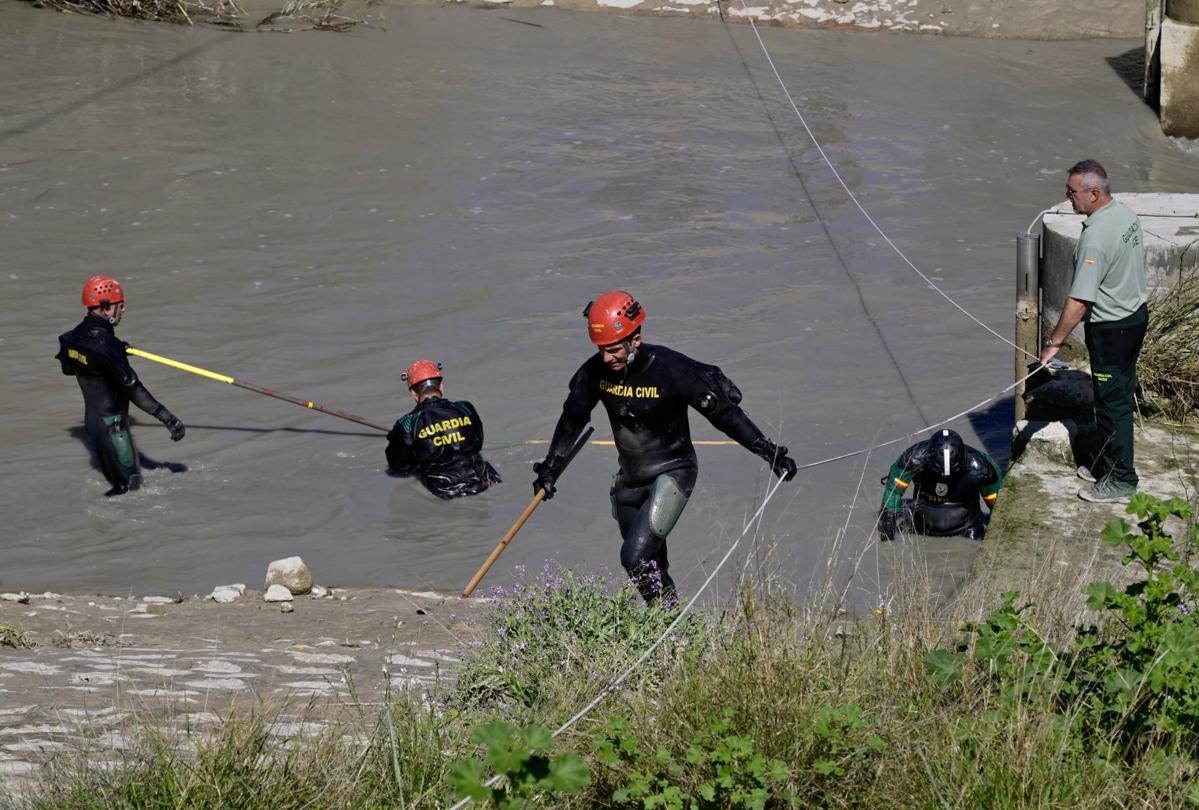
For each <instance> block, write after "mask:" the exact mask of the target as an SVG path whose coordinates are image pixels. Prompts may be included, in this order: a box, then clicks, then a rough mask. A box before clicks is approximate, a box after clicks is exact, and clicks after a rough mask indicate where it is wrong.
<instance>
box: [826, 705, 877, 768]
mask: <svg viewBox="0 0 1199 810" xmlns="http://www.w3.org/2000/svg"><path fill="white" fill-rule="evenodd" d="M812 731H813V733H814V734H815V736H816V739H817V741H818V749H819V750H818V752H817V753H818V756H817V758H816V760H815V761H814V762H813V763H812V768H813V770H815V771H816V773H817V774H819V775H821V776H844V775H845V773H846V770H847V769H848V767H849V766H850V765H851V764H852V763H853V762H855V761H857V760H861V759H865V758H866V757H868V756H869V755H870V754H872V753H877V752H879V751H882V750H883V749H884V748H886V747H887V744H886V743H885V742H883V739H882V738H881V737H879V736H878V735H876V734H866V723H865V722H864V721H863V720H862V710H861V709H860V708H859V707H858V706H856V705H854V704H852V703H850V704H846V705H844V706H822V707H821V708H819V709H817V710H816V714H815V716H814V717H813V718H812Z"/></svg>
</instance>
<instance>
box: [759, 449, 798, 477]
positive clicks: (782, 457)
mask: <svg viewBox="0 0 1199 810" xmlns="http://www.w3.org/2000/svg"><path fill="white" fill-rule="evenodd" d="M754 452H755V453H756V454H757V456H758V458H760V459H762V460H763V461H765V462H766V463H767V464H769V465H770V471H771V472H773V473H774V474H775V475H776V476H777V477H779V478H782V479H783V480H784V481H790V480H791V479H792V478H794V477H795V473H796V471H797V470H798V467H796V466H795V461H794V460H793V459H792V458H791V457H790V456H788V455H787V448H786V447H783V446H782V445H781V444H775V443H774V442H772V441H770V439H762V440H760V441H759V442H758V445H757V446H756V447H755V449H754Z"/></svg>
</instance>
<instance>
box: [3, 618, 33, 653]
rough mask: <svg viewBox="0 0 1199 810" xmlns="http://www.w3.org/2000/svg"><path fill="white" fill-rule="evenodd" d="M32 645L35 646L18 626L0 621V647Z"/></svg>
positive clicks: (20, 647) (27, 646)
mask: <svg viewBox="0 0 1199 810" xmlns="http://www.w3.org/2000/svg"><path fill="white" fill-rule="evenodd" d="M33 646H35V645H34V643H33V641H31V640H30V638H29V636H28V635H26V633H25V632H24V631H23V630H21V629H20V628H19V627H14V626H13V625H11V624H5V623H4V622H0V647H16V648H18V649H28V648H29V647H33Z"/></svg>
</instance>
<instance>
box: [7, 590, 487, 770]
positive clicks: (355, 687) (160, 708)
mask: <svg viewBox="0 0 1199 810" xmlns="http://www.w3.org/2000/svg"><path fill="white" fill-rule="evenodd" d="M14 596H16V597H19V598H21V601H12V598H13V597H14ZM174 599H179V597H174V598H172V597H170V596H151V595H147V596H146V597H133V598H120V597H111V596H81V595H70V596H69V595H59V594H29V595H25V594H9V595H7V597H6V598H4V599H0V626H8V627H9V628H15V629H17V630H18V631H20V632H21V633H23V634H24V640H25V641H27V642H28V643H29V644H30V645H33V646H28V647H25V646H17V647H13V646H7V645H4V644H2V643H0V786H7V787H8V788H9V789H16V790H19V789H20V788H21V786H22V785H28V784H30V781H29V780H32V779H34V778H36V775H37V769H38V767H39V765H40V764H41V763H44V762H46V761H47V760H48V759H49V758H50V757H53V756H54V755H55V754H57V753H59V752H63V751H68V750H88V751H91V752H93V754H92V755H93V756H98V757H100V758H102V759H105V758H106V759H117V758H119V757H120V756H121V751H122V750H123V749H124V748H125V747H126V745H127V739H126V733H127V731H128V729H129V728H130V727H136V726H137V725H138V724H139V723H140V722H142V721H144V720H145V718H148V717H153V718H161V719H162V721H163V722H166V723H170V724H173V726H174V727H175V728H176V729H177V730H179V732H180V733H183V730H184V729H189V730H191V731H192V732H197V731H198V732H200V733H203V732H204V731H205V730H206V729H209V728H211V727H212V726H213V725H214V724H216V723H218V722H219V721H220V718H221V717H222V715H223V713H225V712H226V711H227V710H228V709H229V707H230V706H232V705H234V704H236V705H238V706H239V707H242V708H247V707H249V708H264V709H269V710H272V711H277V712H280V714H279V715H278V716H279V718H280V722H279V723H277V724H276V726H275V727H274V728H273V733H274V734H275V735H276V736H278V737H279V738H280V739H287V738H289V737H294V736H296V735H309V734H319V733H322V730H323V729H325V727H326V724H327V723H329V722H332V721H333V719H334V718H335V717H337V716H338V714H339V712H338V709H339V707H353V708H354V709H355V710H357V709H359V708H362V707H365V708H366V709H367V711H368V712H371V713H373V711H374V707H377V706H378V705H380V702H381V700H382V697H383V695H384V693H385V691H386V690H387V689H388V687H389V683H388V682H389V681H390V687H391V688H393V689H398V688H401V687H404V688H415V689H417V690H427V689H429V688H431V687H432V686H434V685H435V684H437V683H438V682H439V681H441V682H444V681H445V680H447V679H452V678H453V667H454V664H455V663H456V662H457V660H458V656H459V654H460V651H461V649H462V648H463V646H464V645H466V644H468V643H470V640H471V638H472V636H473V633H474V626H475V623H476V621H477V620H478V618H479V612H480V611H481V609H482V603H480V602H479V601H478V600H462V599H459V598H458V597H457V596H445V595H441V594H434V593H421V592H405V591H398V590H387V589H374V590H358V589H335V590H333V591H332V592H331V593H330V595H328V596H326V597H324V598H312V597H310V596H297V597H295V599H294V602H293V603H292V604H293V610H292V611H291V612H286V613H285V612H282V609H281V608H280V606H279V605H278V604H271V603H266V602H264V601H263V600H262V594H261V593H258V592H253V591H247V592H246V594H245V596H244V597H243V598H242V599H240V600H239V601H237V602H234V603H230V604H217V603H216V602H213V601H211V600H209V599H204V598H199V597H190V598H184V599H182V600H181V601H174ZM2 639H3V629H2V628H0V640H2ZM15 640H16V639H13V638H12V637H11V635H10V641H15Z"/></svg>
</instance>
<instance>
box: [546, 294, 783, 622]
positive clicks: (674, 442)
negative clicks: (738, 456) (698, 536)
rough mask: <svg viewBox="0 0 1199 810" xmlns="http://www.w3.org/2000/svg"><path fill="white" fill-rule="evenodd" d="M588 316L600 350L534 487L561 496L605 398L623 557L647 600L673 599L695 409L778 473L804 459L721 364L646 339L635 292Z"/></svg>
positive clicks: (595, 304)
mask: <svg viewBox="0 0 1199 810" xmlns="http://www.w3.org/2000/svg"><path fill="white" fill-rule="evenodd" d="M583 317H585V318H586V319H587V331H588V335H589V337H590V338H591V342H592V343H594V344H595V346H596V348H597V349H598V351H597V352H596V353H595V354H593V355H592V356H591V358H590V359H588V360H587V362H585V363H583V365H582V366H581V367H580V368H579V370H578V371H577V372H576V373H575V375H574V377H573V378H571V381H570V393H569V394H568V395H567V397H566V402H565V403H563V405H562V416H561V417H559V419H558V425H557V427H556V428H555V430H554V438H553V439H552V440H551V442H550V447H549V451H548V452H547V453H546V457H545V460H544V461H542V462H540V463H538V464H536V465H534V467H533V469H534V472H535V473H536V474H537V478H536V480H535V481H534V482H533V491H534V492H539V491H541V490H542V489H544V490H545V497H546V498H547V499H548V498H551V497H553V494H554V484H555V481H556V480H557V478H558V474H559V473H560V472H561V471H562V467H563V463H564V460H565V458H566V455H567V454H568V453H569V452H570V449H571V447H572V446H573V444H574V442H575V440H576V439H577V438H578V436H579V434H580V433H581V432H582V431H583V428H584V427H585V426H586V425H587V423H588V422H589V421H590V420H591V411H592V410H593V409H594V408H595V405H596V403H597V402H602V403H603V404H604V409H605V410H606V411H607V412H608V419H609V421H610V422H611V423H612V434H613V437H614V438H615V440H616V452H617V455H618V456H619V458H620V470H619V471H618V472H617V474H616V477H615V481H614V483H613V485H612V489H611V491H610V493H609V495H610V497H611V500H612V516H613V517H614V518H616V521H617V523H618V525H619V526H620V533H621V535H622V536H623V538H624V542H623V545H622V546H621V549H620V563H621V565H622V566H623V567H624V569H625V571H626V572H627V573H628V574H629V576H630V577H631V578H632V579H633V581H634V582H635V583H636V584H637V587H638V589H639V590H640V591H641V595H642V597H643V598H644V599H645V601H646V602H653V601H654V600H656V599H658V598H666V599H671V600H672V599H674V598H675V589H674V581H673V580H672V579H671V578H670V573H669V570H668V569H669V561H668V559H667V556H666V536H667V535H668V534H670V530H671V529H672V528H674V525H675V523H676V522H677V521H678V519H679V516H680V515H681V514H682V512H683V507H685V506H686V505H687V499H688V498H689V497H690V496H691V491H692V489H693V488H694V487H695V479H696V476H697V475H698V474H699V461H698V459H697V458H696V455H695V446H694V445H693V444H692V443H691V427H690V425H689V423H688V421H687V412H688V411H687V409H688V408H694V409H695V410H697V411H699V412H700V413H701V414H703V416H704V417H705V418H706V419H707V420H708V421H709V422H711V423H712V424H713V425H714V426H716V427H717V428H718V429H719V430H721V431H723V432H724V433H725V434H726V435H727V436H729V437H730V438H732V439H735V440H736V441H737V443H738V444H740V445H741V446H743V447H745V448H746V449H747V450H749V451H750V452H751V453H753V454H754V455H756V456H758V457H759V458H761V459H762V460H764V461H765V462H766V463H767V464H768V465H770V468H771V470H773V472H774V474H775V475H777V476H780V477H784V478H786V479H787V480H790V479H791V478H794V477H795V472H796V466H795V462H794V461H792V460H791V459H790V458H789V457H788V456H787V448H786V447H780V446H778V445H776V444H775V443H774V442H772V441H770V440H769V439H767V438H766V437H765V436H764V435H762V431H761V430H759V429H758V427H757V426H756V425H755V424H754V423H753V422H752V421H750V419H749V417H748V416H746V415H745V412H744V411H743V410H741V408H740V407H738V403H740V402H741V391H740V390H738V389H737V386H736V385H734V384H733V382H732V380H730V379H729V378H728V377H726V376H724V373H723V372H721V370H720V369H719V368H717V367H716V366H709V365H706V364H704V363H700V362H698V361H696V360H692V359H691V358H690V357H687V356H686V355H684V354H680V353H679V352H676V351H673V350H671V349H668V348H666V347H665V346H651V345H650V344H648V343H642V342H641V326H642V324H644V323H645V310H644V309H643V308H642V307H641V305H640V304H639V303H638V302H637V301H635V300H634V299H633V297H632V296H631V295H629V294H628V293H627V292H623V291H621V290H614V291H612V292H608V293H604V294H603V295H601V296H600V297H599V298H597V299H595V300H594V301H592V302H591V303H590V304H588V305H587V307H586V308H585V309H584V310H583Z"/></svg>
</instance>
